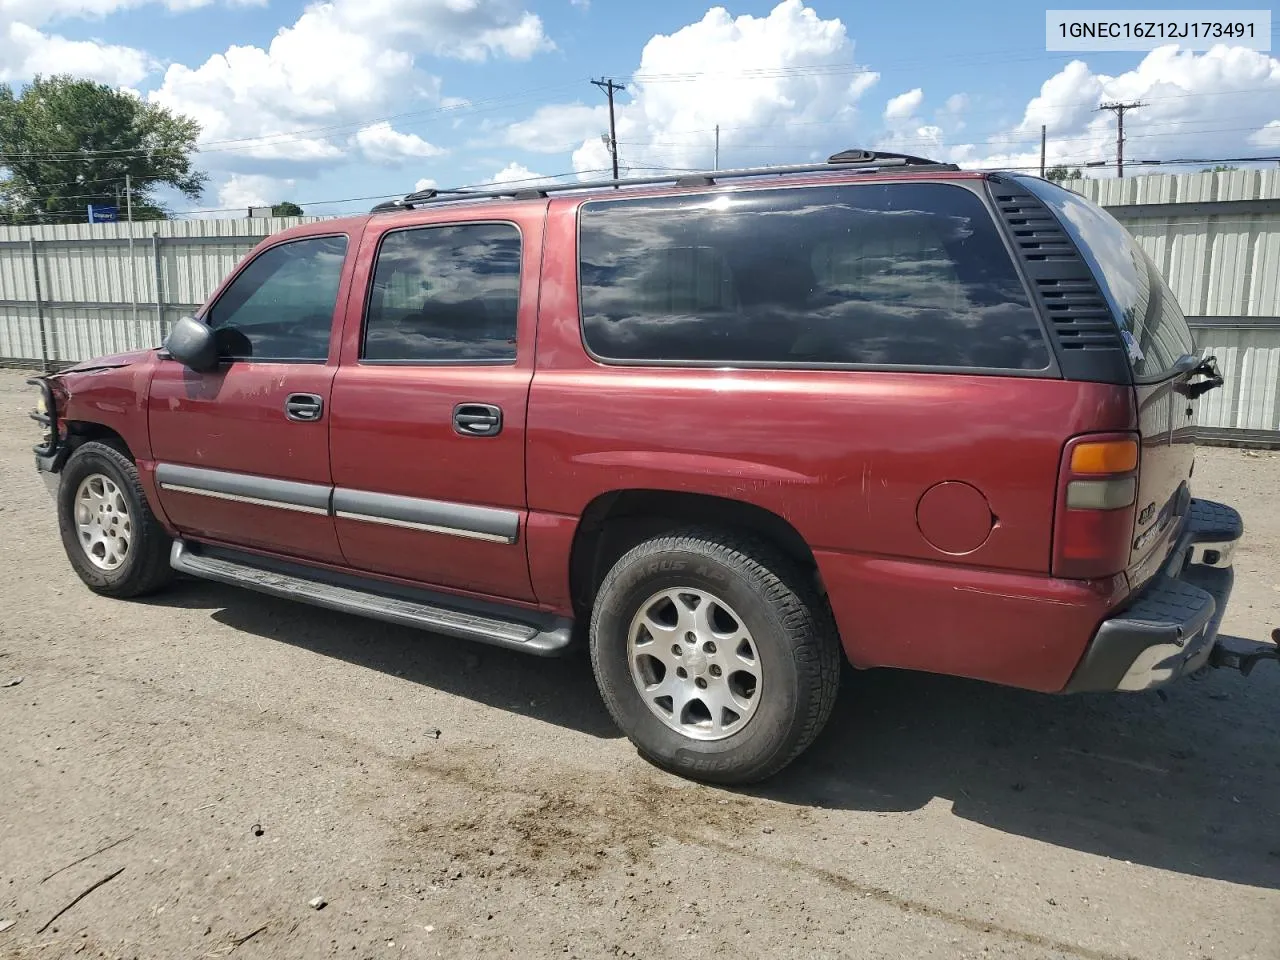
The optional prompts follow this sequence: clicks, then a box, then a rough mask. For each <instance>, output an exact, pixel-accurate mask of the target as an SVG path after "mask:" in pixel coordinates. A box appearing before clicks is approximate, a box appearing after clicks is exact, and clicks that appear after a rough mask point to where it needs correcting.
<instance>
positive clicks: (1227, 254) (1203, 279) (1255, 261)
mask: <svg viewBox="0 0 1280 960" xmlns="http://www.w3.org/2000/svg"><path fill="white" fill-rule="evenodd" d="M1065 185H1066V186H1067V187H1069V188H1070V189H1072V190H1076V191H1077V192H1079V193H1082V194H1084V195H1085V196H1086V197H1088V198H1089V199H1090V200H1093V201H1094V202H1095V203H1100V204H1102V205H1103V206H1104V207H1106V208H1107V209H1108V210H1109V211H1110V212H1111V213H1112V215H1114V216H1115V217H1116V218H1117V219H1118V220H1120V222H1121V223H1123V224H1124V225H1125V226H1126V227H1127V228H1128V229H1129V232H1130V233H1132V234H1133V235H1134V236H1135V237H1136V238H1137V240H1138V242H1139V243H1140V244H1141V245H1142V247H1143V249H1144V250H1146V251H1147V253H1148V254H1150V255H1151V258H1152V259H1153V260H1154V261H1155V263H1156V265H1157V266H1158V267H1159V268H1160V269H1161V271H1162V272H1163V273H1164V275H1165V277H1166V278H1168V280H1169V285H1170V286H1171V287H1173V292H1174V293H1175V294H1176V295H1177V297H1178V302H1179V304H1181V306H1182V310H1183V312H1184V313H1185V314H1186V315H1187V320H1188V321H1189V322H1190V324H1191V329H1192V330H1193V332H1194V333H1195V335H1196V343H1197V344H1198V346H1199V347H1200V350H1201V352H1202V353H1203V354H1206V355H1208V354H1212V355H1213V356H1216V357H1217V358H1218V364H1219V366H1220V367H1221V369H1222V372H1223V376H1224V378H1225V380H1226V384H1225V385H1224V387H1223V389H1221V390H1215V391H1213V392H1211V393H1209V394H1207V395H1206V396H1205V398H1204V400H1203V401H1202V402H1201V404H1200V414H1199V420H1200V426H1201V427H1204V428H1208V429H1209V430H1211V431H1214V432H1215V433H1219V434H1220V435H1222V436H1224V437H1226V436H1233V435H1234V436H1244V435H1245V434H1246V433H1247V434H1250V435H1253V436H1254V437H1255V438H1256V439H1262V440H1269V441H1273V442H1275V441H1280V435H1277V436H1275V437H1266V436H1264V435H1263V434H1264V433H1275V432H1276V431H1280V390H1278V389H1277V385H1278V384H1280V169H1277V170H1230V171H1221V172H1218V173H1193V174H1164V175H1156V176H1145V177H1126V178H1124V179H1113V180H1075V181H1071V182H1068V183H1067V184H1065Z"/></svg>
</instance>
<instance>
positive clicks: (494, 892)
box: [0, 371, 1280, 960]
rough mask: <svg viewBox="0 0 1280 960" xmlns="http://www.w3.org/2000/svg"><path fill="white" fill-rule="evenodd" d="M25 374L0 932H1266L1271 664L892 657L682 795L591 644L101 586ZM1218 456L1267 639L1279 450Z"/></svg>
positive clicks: (147, 942)
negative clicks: (825, 707)
mask: <svg viewBox="0 0 1280 960" xmlns="http://www.w3.org/2000/svg"><path fill="white" fill-rule="evenodd" d="M21 384H22V377H21V375H20V374H16V373H13V372H11V371H0V489H2V490H3V491H4V497H3V499H2V500H0V521H2V522H3V526H4V530H5V533H6V535H5V537H4V539H3V546H2V547H0V549H3V551H4V554H3V569H4V571H5V575H6V582H5V586H4V590H3V594H2V596H0V684H3V683H6V682H7V681H10V680H12V679H14V678H16V677H22V678H23V681H22V683H21V684H20V685H17V686H8V687H0V927H2V926H4V923H3V921H6V920H8V921H14V923H13V925H12V926H11V927H9V928H8V929H5V930H4V931H3V932H0V956H4V957H20V958H36V957H39V958H44V957H63V956H73V955H79V956H82V957H98V956H106V957H117V956H123V957H147V958H152V957H155V958H166V960H167V958H198V957H221V956H228V955H231V956H234V957H235V958H241V957H244V958H252V957H321V956H338V957H392V956H415V957H416V956H424V957H436V956H438V957H449V958H469V957H497V956H508V955H514V956H518V957H522V958H526V957H530V958H531V957H582V958H596V957H613V956H619V957H641V958H663V957H673V958H674V957H698V958H707V957H718V956H724V957H735V958H748V957H757V956H759V957H770V958H787V957H797V958H813V957H829V956H851V957H859V958H862V957H902V958H912V960H915V958H923V957H984V958H985V957H1019V958H1030V957H1084V958H1092V960H1103V958H1118V957H1141V958H1152V960H1157V958H1158V960H1171V958H1181V957H1190V958H1202V957H1211V958H1226V957H1233V958H1234V957H1256V958H1268V960H1275V958H1277V957H1280V752H1278V748H1280V728H1278V725H1277V709H1278V707H1280V670H1278V669H1275V667H1274V666H1273V665H1272V664H1264V665H1263V666H1262V667H1260V668H1259V670H1258V671H1257V672H1256V673H1255V674H1254V676H1253V678H1252V679H1251V680H1249V681H1244V680H1242V679H1241V678H1239V677H1238V676H1234V675H1232V676H1228V675H1223V674H1216V675H1214V676H1211V677H1210V678H1208V679H1207V680H1204V681H1201V682H1185V683H1183V684H1181V685H1178V686H1175V687H1173V688H1171V689H1170V690H1169V691H1168V692H1167V694H1166V695H1164V696H1160V695H1157V694H1144V695H1126V696H1091V697H1079V698H1054V697H1046V696H1037V695H1033V694H1027V693H1021V692H1018V691H1012V690H1004V689H999V688H995V687H990V686H985V685H982V684H977V683H969V682H963V681H956V680H948V679H944V678H937V677H928V676H912V675H904V674H895V673H891V672H885V671H880V672H874V673H870V674H865V675H860V676H856V677H852V678H851V679H850V680H849V682H847V683H846V685H845V689H844V691H843V693H842V699H841V705H840V707H839V708H838V710H837V716H836V717H835V719H834V721H833V722H832V723H831V725H830V727H829V728H828V730H827V732H826V733H825V734H824V735H823V737H822V738H821V740H820V741H819V742H818V744H817V745H816V747H815V748H814V749H813V750H811V751H810V753H809V754H808V755H807V756H806V757H805V758H804V759H802V760H801V761H800V762H799V763H798V764H796V765H795V766H794V767H792V768H791V769H790V770H788V771H787V772H785V773H784V774H783V775H782V776H780V777H779V778H777V779H776V780H775V781H774V782H772V783H770V784H769V785H767V786H766V787H764V788H763V789H758V790H754V791H752V792H734V791H727V790H715V789H709V788H705V787H700V786H694V785H691V784H689V783H686V782H683V781H681V780H678V779H675V778H672V777H668V776H666V775H664V774H661V773H659V772H657V771H655V770H654V769H652V768H651V767H649V766H648V765H647V764H645V763H644V762H643V761H641V760H640V759H638V758H637V756H636V754H635V752H634V751H633V750H632V749H631V747H630V745H629V744H628V742H627V741H626V740H625V739H622V738H621V737H620V736H619V735H618V733H617V732H616V730H615V729H614V728H613V727H612V725H611V723H610V721H609V718H608V716H607V715H606V713H605V711H604V709H603V707H602V706H601V704H600V702H599V700H598V699H597V697H596V693H595V690H594V686H593V683H592V680H591V675H590V670H589V667H588V665H587V663H586V661H585V658H576V659H570V660H560V661H543V660H537V659H532V658H525V657H522V656H520V655H518V654H514V653H506V652H503V651H498V650H493V649H488V648H483V647H478V646H473V645H468V644H465V643H462V642H460V641H453V640H448V639H443V638H436V637H431V636H425V635H421V634H417V633H413V632H410V631H407V630H399V629H392V628H388V627H384V626H381V625H377V624H372V623H367V622H363V621H360V620H356V619H353V618H349V617H345V616H338V615H334V614H330V613H326V612H322V611H318V610H314V609H310V608H307V607H303V606H295V605H292V604H289V603H286V602H284V601H277V600H272V599H268V598H264V597H260V596H256V595H253V594H250V593H244V592H239V591H236V590H232V589H230V588H224V587H221V586H216V585H212V584H204V583H195V582H189V583H183V584H180V585H178V586H177V587H176V588H174V589H173V590H171V591H170V592H168V593H166V594H164V595H163V596H161V597H159V598H157V599H155V600H152V601H149V602H146V603H122V602H113V601H110V600H104V599H100V598H97V597H95V596H93V595H92V594H90V593H89V592H88V591H87V590H85V589H83V588H82V587H81V585H80V583H79V581H78V580H76V578H75V576H74V575H73V574H72V572H71V570H70V568H69V566H68V565H67V563H66V562H65V560H64V558H63V555H62V550H61V547H60V545H59V542H58V538H57V533H56V529H55V523H54V517H53V511H52V509H51V504H50V501H49V498H48V496H47V494H46V492H45V490H44V487H43V486H42V484H41V483H40V481H39V479H38V478H37V476H36V474H35V473H34V471H33V469H32V464H31V459H30V454H29V445H30V443H31V442H32V439H33V434H34V428H33V425H32V424H31V423H30V422H29V421H28V420H27V419H26V410H27V409H28V407H29V404H30V402H31V399H30V397H29V395H28V394H27V393H26V391H25V390H24V389H23V388H22V386H21ZM1197 480H1198V485H1197V492H1198V493H1200V494H1201V495H1204V496H1209V497H1218V498H1222V499H1226V500H1228V501H1230V502H1233V503H1235V504H1237V505H1238V506H1239V507H1240V509H1241V510H1242V512H1243V513H1244V514H1245V517H1246V522H1247V526H1248V531H1249V532H1248V533H1247V534H1246V541H1245V543H1244V545H1243V548H1242V549H1241V551H1240V552H1239V553H1238V554H1237V557H1238V559H1237V570H1238V577H1239V579H1238V581H1237V588H1236V595H1235V598H1234V600H1233V605H1232V608H1231V611H1230V613H1229V614H1228V617H1227V623H1226V629H1227V630H1229V631H1231V632H1236V633H1244V634H1253V635H1260V634H1261V632H1262V631H1264V630H1266V629H1268V628H1269V627H1270V626H1272V625H1274V624H1277V623H1280V609H1278V607H1280V572H1277V560H1278V559H1280V547H1278V546H1277V544H1278V543H1280V457H1277V456H1274V455H1271V454H1261V455H1250V454H1247V453H1242V452H1238V451H1230V450H1205V451H1203V452H1202V454H1201V459H1200V464H1199V468H1198V470H1197ZM437 729H438V730H439V735H438V738H437V736H436V735H435V733H434V731H435V730H437ZM255 825H260V833H261V835H260V836H259V835H257V833H258V832H259V831H255V829H254V827H255ZM113 842H114V843H115V845H114V846H112V847H110V848H109V849H107V850H105V851H103V852H100V853H97V854H96V855H93V856H90V857H89V858H88V859H85V860H83V862H79V863H74V861H77V860H78V859H80V858H84V857H85V856H86V855H87V854H92V853H93V852H94V851H96V850H98V849H99V848H101V847H103V846H105V845H107V844H111V843H113ZM73 863H74V865H71V864H73ZM68 865H70V866H68ZM120 870H123V872H121V873H118V875H116V876H114V878H113V879H111V880H110V881H108V882H107V883H105V884H104V885H103V886H101V887H100V888H98V889H96V890H94V891H93V892H91V893H89V894H88V895H87V896H86V897H85V898H84V899H83V900H82V901H81V902H79V903H77V904H76V905H74V906H72V907H71V908H70V909H69V910H67V911H66V912H65V913H64V914H62V916H60V917H59V918H58V919H56V920H54V921H53V922H52V923H50V924H48V926H47V929H43V930H42V929H41V928H42V927H44V926H45V925H46V923H47V921H49V920H50V918H52V917H53V916H54V915H55V914H56V913H57V912H58V911H59V910H60V909H61V908H63V907H64V906H66V905H67V904H68V903H69V902H70V901H71V900H72V899H73V898H74V897H75V896H76V895H77V894H79V893H80V892H81V891H83V890H85V889H86V888H87V887H89V886H90V885H91V884H93V883H95V882H96V881H99V880H101V879H102V878H104V877H106V876H108V875H111V874H116V872H117V871H120ZM316 896H321V897H324V898H325V899H326V900H327V902H328V905H327V906H326V907H324V909H322V910H318V911H317V910H314V909H311V908H310V907H309V906H308V901H309V900H311V899H312V898H313V897H316Z"/></svg>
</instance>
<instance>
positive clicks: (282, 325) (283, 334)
mask: <svg viewBox="0 0 1280 960" xmlns="http://www.w3.org/2000/svg"><path fill="white" fill-rule="evenodd" d="M346 254H347V238H346V237H313V238H310V239H306V240H293V241H291V242H289V243H282V244H280V245H279V246H275V247H271V248H270V249H268V250H264V251H263V252H262V253H260V254H258V256H257V257H255V258H254V259H253V261H252V262H251V263H250V264H249V265H248V266H247V267H245V268H244V269H243V270H242V271H241V272H240V273H239V274H238V275H237V276H236V278H235V279H234V280H232V281H231V285H230V286H228V287H227V289H226V290H225V291H224V292H223V294H222V296H220V297H219V298H218V301H217V303H215V304H214V305H213V309H212V310H211V311H210V312H209V315H208V318H207V319H208V322H209V326H210V327H211V328H212V329H213V339H214V342H215V343H216V344H217V346H218V355H219V356H221V357H225V358H228V359H235V360H247V359H252V360H324V359H325V358H326V357H328V355H329V335H330V333H331V332H332V330H333V307H334V303H335V301H336V300H337V299H338V284H339V282H340V281H341V279H342V262H343V260H344V259H345V258H346Z"/></svg>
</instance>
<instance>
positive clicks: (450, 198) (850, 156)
mask: <svg viewBox="0 0 1280 960" xmlns="http://www.w3.org/2000/svg"><path fill="white" fill-rule="evenodd" d="M851 167H852V168H857V169H860V170H865V171H866V172H868V173H878V172H881V171H883V172H886V173H892V172H895V171H897V170H901V169H902V168H903V167H911V168H913V172H915V171H917V170H918V171H919V172H922V173H923V172H943V171H954V170H959V169H960V168H959V167H958V166H956V165H955V164H954V163H940V162H938V161H936V160H928V159H926V158H924V157H913V156H911V155H910V154H905V153H881V152H878V151H875V150H858V149H855V150H842V151H841V152H839V153H833V154H832V155H831V156H830V157H828V158H827V162H826V163H802V164H795V165H790V166H776V167H742V168H739V169H735V170H680V171H677V172H674V173H668V174H664V175H662V176H654V177H623V178H619V179H616V180H612V179H610V180H578V181H573V182H568V183H544V184H538V185H535V186H520V185H518V184H512V185H510V186H507V187H503V186H501V185H496V184H495V185H494V186H493V187H492V188H491V189H487V190H477V189H471V188H467V187H456V188H454V189H452V190H437V189H430V190H418V191H415V192H413V193H409V194H406V195H405V196H403V197H401V198H400V199H399V200H388V201H386V202H384V203H380V204H378V205H377V206H376V207H374V208H373V210H372V211H370V212H372V213H387V212H390V211H393V210H413V209H414V208H416V207H422V206H427V205H429V204H437V203H460V202H463V201H466V200H497V199H514V200H532V199H538V200H542V199H546V197H548V196H549V195H550V194H552V193H568V192H573V191H585V190H602V189H607V188H609V187H613V188H615V189H616V188H621V187H646V186H657V185H660V184H673V185H675V186H680V187H703V186H706V187H709V186H714V185H715V184H716V183H717V182H719V181H721V180H736V179H742V178H746V177H772V176H785V175H787V174H797V173H835V172H843V171H844V170H848V169H849V168H851Z"/></svg>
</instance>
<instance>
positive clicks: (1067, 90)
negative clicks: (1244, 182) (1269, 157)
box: [950, 46, 1280, 167]
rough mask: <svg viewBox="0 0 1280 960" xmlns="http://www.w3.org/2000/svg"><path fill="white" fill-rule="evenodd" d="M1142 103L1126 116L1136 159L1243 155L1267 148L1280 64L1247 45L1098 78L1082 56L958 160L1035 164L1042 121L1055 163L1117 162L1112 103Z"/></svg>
mask: <svg viewBox="0 0 1280 960" xmlns="http://www.w3.org/2000/svg"><path fill="white" fill-rule="evenodd" d="M1112 100H1120V101H1131V100H1141V101H1143V102H1144V104H1145V105H1144V106H1142V107H1140V108H1139V109H1136V110H1133V111H1130V112H1128V113H1126V115H1125V155H1126V157H1128V158H1132V159H1135V160H1144V159H1153V160H1155V159H1176V158H1181V157H1205V158H1212V157H1220V156H1236V155H1240V154H1242V153H1244V154H1247V153H1248V152H1250V151H1251V146H1250V145H1253V146H1265V145H1266V143H1267V141H1268V138H1269V137H1271V136H1272V135H1273V134H1272V133H1271V132H1269V130H1268V128H1269V127H1271V124H1272V122H1274V121H1277V119H1278V117H1280V60H1277V59H1275V58H1274V57H1270V56H1268V55H1267V54H1265V53H1260V52H1257V51H1254V50H1248V49H1245V48H1243V47H1226V46H1218V47H1214V48H1213V49H1212V50H1209V51H1206V52H1204V53H1195V52H1193V51H1184V50H1179V49H1178V48H1177V47H1174V46H1167V47H1161V48H1159V49H1157V50H1152V51H1151V52H1150V53H1148V54H1147V55H1146V56H1145V57H1143V59H1142V60H1141V61H1140V62H1139V63H1138V65H1137V66H1136V67H1135V68H1134V69H1132V70H1129V71H1127V72H1125V73H1121V74H1118V75H1115V76H1110V75H1107V74H1101V73H1094V72H1093V71H1092V70H1091V69H1090V68H1089V67H1088V65H1087V64H1085V63H1084V62H1082V61H1079V60H1076V61H1072V62H1071V63H1069V64H1067V65H1066V66H1065V67H1063V68H1062V70H1060V71H1059V72H1058V73H1056V74H1054V75H1053V76H1052V77H1050V78H1049V79H1048V80H1046V81H1045V82H1044V84H1043V85H1042V86H1041V88H1040V94H1039V95H1038V96H1036V97H1034V98H1032V99H1031V101H1030V102H1029V103H1028V104H1027V107H1026V110H1025V111H1024V113H1023V117H1022V120H1021V121H1020V122H1019V123H1017V124H1016V125H1014V126H1013V127H1012V128H1011V129H1009V130H1006V131H1004V132H998V133H996V134H995V135H994V136H991V137H989V138H987V139H986V140H985V141H983V142H978V143H968V144H963V143H962V144H959V145H956V146H954V147H953V148H952V149H951V156H950V159H953V160H955V161H957V162H967V163H971V164H974V165H981V166H996V165H1007V166H1025V167H1034V166H1036V165H1037V164H1038V163H1039V160H1040V125H1041V124H1044V125H1045V126H1046V128H1047V130H1048V137H1047V140H1048V144H1047V150H1046V153H1047V155H1048V163H1049V165H1050V166H1053V165H1055V164H1066V165H1079V164H1083V163H1087V162H1089V161H1098V160H1101V161H1114V159H1115V139H1116V118H1115V116H1114V115H1113V114H1112V113H1110V112H1100V111H1099V110H1098V106H1099V105H1100V104H1101V103H1103V102H1106V101H1112Z"/></svg>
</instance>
